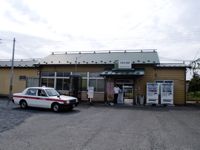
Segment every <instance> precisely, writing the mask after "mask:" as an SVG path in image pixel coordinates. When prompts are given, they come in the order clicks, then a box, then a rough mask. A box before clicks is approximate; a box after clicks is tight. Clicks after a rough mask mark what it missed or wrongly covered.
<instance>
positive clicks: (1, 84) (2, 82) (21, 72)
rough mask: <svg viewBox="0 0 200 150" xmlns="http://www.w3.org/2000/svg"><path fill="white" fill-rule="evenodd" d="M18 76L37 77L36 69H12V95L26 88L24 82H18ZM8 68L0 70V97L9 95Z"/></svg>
mask: <svg viewBox="0 0 200 150" xmlns="http://www.w3.org/2000/svg"><path fill="white" fill-rule="evenodd" d="M20 76H26V77H38V70H37V69H36V68H14V77H13V93H16V92H21V91H22V90H24V88H26V80H20V79H19V77H20ZM9 85H10V68H0V95H8V94H9Z"/></svg>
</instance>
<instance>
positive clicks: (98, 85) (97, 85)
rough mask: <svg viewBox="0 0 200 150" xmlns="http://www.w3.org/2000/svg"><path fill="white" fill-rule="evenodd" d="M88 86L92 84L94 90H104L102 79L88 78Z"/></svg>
mask: <svg viewBox="0 0 200 150" xmlns="http://www.w3.org/2000/svg"><path fill="white" fill-rule="evenodd" d="M89 86H93V87H94V91H97V92H104V79H90V82H89Z"/></svg>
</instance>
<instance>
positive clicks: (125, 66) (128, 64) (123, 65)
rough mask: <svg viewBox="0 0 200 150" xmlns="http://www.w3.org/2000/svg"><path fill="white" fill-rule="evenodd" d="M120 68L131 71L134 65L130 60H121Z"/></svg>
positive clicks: (119, 62)
mask: <svg viewBox="0 0 200 150" xmlns="http://www.w3.org/2000/svg"><path fill="white" fill-rule="evenodd" d="M118 68H119V69H131V68H132V63H131V61H129V60H119V61H118Z"/></svg>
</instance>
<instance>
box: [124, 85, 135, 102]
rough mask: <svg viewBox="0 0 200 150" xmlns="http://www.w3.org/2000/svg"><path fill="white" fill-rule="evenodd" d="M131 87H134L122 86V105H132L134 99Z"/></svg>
mask: <svg viewBox="0 0 200 150" xmlns="http://www.w3.org/2000/svg"><path fill="white" fill-rule="evenodd" d="M133 87H134V86H133V85H123V92H124V104H128V105H133V99H134V90H133V89H134V88H133Z"/></svg>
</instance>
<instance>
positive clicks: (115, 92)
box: [113, 85, 120, 104]
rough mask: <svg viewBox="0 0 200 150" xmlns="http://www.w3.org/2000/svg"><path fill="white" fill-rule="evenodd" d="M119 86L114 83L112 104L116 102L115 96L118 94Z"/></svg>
mask: <svg viewBox="0 0 200 150" xmlns="http://www.w3.org/2000/svg"><path fill="white" fill-rule="evenodd" d="M119 90H120V89H119V87H118V86H117V85H115V87H114V101H113V102H114V104H117V98H118V94H119Z"/></svg>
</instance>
